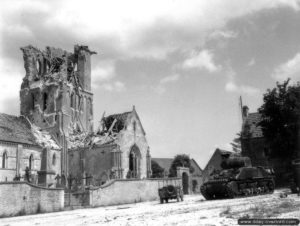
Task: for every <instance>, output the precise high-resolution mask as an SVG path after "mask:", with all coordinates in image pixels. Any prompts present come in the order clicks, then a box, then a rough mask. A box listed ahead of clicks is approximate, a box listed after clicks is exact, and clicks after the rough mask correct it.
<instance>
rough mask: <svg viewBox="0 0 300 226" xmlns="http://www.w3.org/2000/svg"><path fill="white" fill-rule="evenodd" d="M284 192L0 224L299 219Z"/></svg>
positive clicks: (296, 203) (297, 200)
mask: <svg viewBox="0 0 300 226" xmlns="http://www.w3.org/2000/svg"><path fill="white" fill-rule="evenodd" d="M285 192H286V190H276V191H275V193H274V194H272V195H262V196H255V197H248V198H238V199H227V200H214V201H206V200H204V198H203V197H202V196H201V195H190V196H185V200H184V201H183V202H176V201H175V200H174V201H173V200H171V201H170V202H169V203H168V204H159V202H158V201H153V202H144V203H136V204H128V205H118V206H109V207H98V208H86V209H77V210H70V211H63V212H56V213H45V214H38V215H30V216H20V217H11V218H2V219H0V225H1V226H2V225H6V226H13V225H20V226H26V225H28V226H29V225H30V226H33V225H41V226H44V225H46V226H48V225H49V226H52V225H53V226H61V225H72V226H73V225H88V226H90V225H130V226H131V225H137V226H141V225H155V226H156V225H197V226H199V225H211V226H212V225H237V219H238V218H297V219H300V211H299V209H300V197H299V196H297V195H296V194H289V195H288V196H287V197H283V198H281V197H280V196H283V194H284V193H285Z"/></svg>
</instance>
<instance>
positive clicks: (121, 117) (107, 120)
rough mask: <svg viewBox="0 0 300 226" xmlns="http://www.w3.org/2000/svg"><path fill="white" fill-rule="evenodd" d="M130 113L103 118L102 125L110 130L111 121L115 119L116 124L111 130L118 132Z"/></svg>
mask: <svg viewBox="0 0 300 226" xmlns="http://www.w3.org/2000/svg"><path fill="white" fill-rule="evenodd" d="M131 113H132V112H131V111H130V112H124V113H121V114H114V115H109V116H107V117H104V124H105V127H106V128H107V129H109V128H110V126H111V125H112V123H113V121H114V120H115V119H116V120H117V122H116V124H115V126H114V128H113V131H115V132H120V130H122V129H123V128H124V126H125V122H126V120H127V118H128V116H129V115H130V114H131Z"/></svg>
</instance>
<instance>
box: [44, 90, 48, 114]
mask: <svg viewBox="0 0 300 226" xmlns="http://www.w3.org/2000/svg"><path fill="white" fill-rule="evenodd" d="M47 105H48V94H47V93H44V94H43V110H44V111H45V110H46V109H47Z"/></svg>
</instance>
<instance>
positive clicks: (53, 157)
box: [52, 153, 56, 166]
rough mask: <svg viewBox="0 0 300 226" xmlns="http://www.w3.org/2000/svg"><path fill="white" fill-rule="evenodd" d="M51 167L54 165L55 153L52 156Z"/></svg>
mask: <svg viewBox="0 0 300 226" xmlns="http://www.w3.org/2000/svg"><path fill="white" fill-rule="evenodd" d="M52 165H53V166H55V165H56V155H55V153H54V154H53V156H52Z"/></svg>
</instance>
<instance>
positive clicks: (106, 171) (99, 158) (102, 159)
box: [69, 145, 115, 186]
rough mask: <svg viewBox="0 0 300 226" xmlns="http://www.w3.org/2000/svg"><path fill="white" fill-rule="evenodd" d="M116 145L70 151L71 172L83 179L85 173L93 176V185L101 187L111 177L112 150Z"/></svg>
mask: <svg viewBox="0 0 300 226" xmlns="http://www.w3.org/2000/svg"><path fill="white" fill-rule="evenodd" d="M114 146H115V145H104V146H101V147H94V148H92V149H90V150H88V149H87V150H82V149H81V150H80V149H78V150H72V151H69V172H70V173H71V174H72V176H74V177H81V176H82V172H83V170H82V169H84V173H87V174H88V175H89V176H92V177H93V179H92V182H91V184H93V185H95V186H100V185H101V184H103V183H105V182H106V181H107V180H108V179H109V177H110V170H111V168H112V160H113V159H112V153H111V151H112V149H113V148H114Z"/></svg>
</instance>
